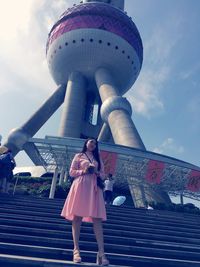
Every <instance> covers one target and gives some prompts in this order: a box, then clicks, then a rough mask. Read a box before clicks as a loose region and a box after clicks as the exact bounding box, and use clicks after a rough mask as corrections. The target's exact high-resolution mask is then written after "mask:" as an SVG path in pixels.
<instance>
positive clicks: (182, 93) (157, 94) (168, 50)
mask: <svg viewBox="0 0 200 267" xmlns="http://www.w3.org/2000/svg"><path fill="white" fill-rule="evenodd" d="M78 2H79V1H71V0H69V1H67V0H18V1H13V0H7V1H5V0H4V1H3V0H0V4H1V10H0V41H1V42H0V73H1V75H0V99H1V105H0V134H1V135H2V136H3V141H5V139H6V136H7V135H8V133H9V131H10V130H11V129H12V128H15V127H19V126H20V125H21V124H22V123H23V122H24V121H25V120H27V119H28V118H29V116H30V115H31V114H32V113H33V112H34V111H35V110H36V109H37V108H38V107H39V106H40V105H41V104H42V102H43V101H45V99H46V98H47V97H48V95H49V94H51V93H52V92H53V90H54V89H55V87H56V86H55V84H54V82H53V80H52V78H51V76H50V74H49V72H48V68H47V64H46V59H45V44H46V39H47V35H48V31H49V29H50V28H51V26H52V24H53V23H54V22H55V21H56V20H57V18H58V17H59V15H60V14H62V13H63V11H64V10H65V9H66V8H68V7H69V6H71V5H72V4H73V3H78ZM125 9H126V11H127V12H128V14H129V15H130V16H131V17H132V18H133V20H134V22H135V23H136V25H137V27H138V29H139V31H140V34H141V37H142V40H143V45H144V62H143V67H142V71H141V73H140V76H139V78H138V80H137V81H136V83H135V84H134V86H133V87H132V89H131V90H130V91H129V92H128V94H127V97H128V99H129V100H130V102H131V105H132V107H133V110H134V114H133V120H134V122H135V124H136V126H137V128H138V131H139V133H140V135H141V137H142V139H143V142H144V143H145V145H146V148H147V149H148V150H152V151H156V152H159V153H162V154H167V155H169V156H173V157H177V158H180V159H182V160H185V161H188V162H190V163H193V164H196V165H198V166H200V144H199V137H200V119H199V118H200V49H199V46H200V17H199V10H200V1H199V0H191V1H190V0H167V1H163V0H140V1H139V0H126V8H125ZM60 115H61V109H60V110H59V111H58V112H57V113H56V114H55V115H54V116H53V117H52V118H51V119H50V120H49V121H48V123H47V124H46V125H45V126H44V127H43V128H42V129H41V130H40V131H39V132H38V133H37V135H36V136H37V137H44V136H45V135H57V132H58V127H59V122H60ZM17 162H18V165H29V164H30V161H29V159H27V158H26V157H25V155H24V154H23V153H19V155H18V156H17Z"/></svg>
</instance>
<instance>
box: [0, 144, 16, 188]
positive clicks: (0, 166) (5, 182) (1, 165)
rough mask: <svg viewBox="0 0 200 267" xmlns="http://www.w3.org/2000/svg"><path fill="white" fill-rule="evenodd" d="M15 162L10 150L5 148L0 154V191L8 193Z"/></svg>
mask: <svg viewBox="0 0 200 267" xmlns="http://www.w3.org/2000/svg"><path fill="white" fill-rule="evenodd" d="M15 166H16V163H15V160H14V157H13V155H12V151H11V150H9V149H6V150H5V151H4V152H3V153H2V154H1V155H0V192H2V193H8V191H9V188H10V183H11V180H12V178H13V169H14V168H15Z"/></svg>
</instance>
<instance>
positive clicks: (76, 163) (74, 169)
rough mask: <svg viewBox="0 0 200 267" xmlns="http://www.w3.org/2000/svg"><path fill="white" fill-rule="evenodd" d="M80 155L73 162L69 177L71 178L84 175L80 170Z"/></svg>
mask: <svg viewBox="0 0 200 267" xmlns="http://www.w3.org/2000/svg"><path fill="white" fill-rule="evenodd" d="M79 165H80V154H76V155H75V156H74V158H73V160H72V163H71V167H70V170H69V175H70V176H71V177H74V178H76V177H78V176H80V175H83V170H81V169H80V166H79Z"/></svg>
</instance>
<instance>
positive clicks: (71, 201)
mask: <svg viewBox="0 0 200 267" xmlns="http://www.w3.org/2000/svg"><path fill="white" fill-rule="evenodd" d="M69 175H70V176H72V177H74V181H73V183H72V186H71V188H70V191H69V194H68V196H67V199H66V201H65V204H64V207H63V209H62V212H61V216H62V217H64V218H65V219H67V220H70V221H72V236H73V242H74V251H73V261H74V263H80V262H81V256H80V249H79V237H80V227H81V223H82V221H84V222H90V223H93V229H94V233H95V235H96V240H97V244H98V253H97V264H99V265H101V266H108V265H109V261H108V260H107V258H106V256H105V253H104V237H103V227H102V221H105V220H106V219H107V217H106V209H105V203H104V198H103V190H102V188H103V186H102V181H103V179H104V166H103V162H102V160H101V159H100V155H99V150H98V142H97V141H96V140H95V139H93V138H91V139H88V140H86V141H85V143H84V146H83V149H82V152H81V153H78V154H76V155H75V157H74V159H73V161H72V164H71V167H70V171H69Z"/></svg>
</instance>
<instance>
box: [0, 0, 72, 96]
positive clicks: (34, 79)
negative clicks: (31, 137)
mask: <svg viewBox="0 0 200 267" xmlns="http://www.w3.org/2000/svg"><path fill="white" fill-rule="evenodd" d="M1 2H2V3H1ZM0 4H1V9H0V40H1V43H0V62H1V64H0V72H1V74H3V76H2V75H1V77H0V88H4V89H3V90H2V89H0V94H2V93H3V92H4V91H7V92H9V91H10V92H11V91H13V90H16V89H17V88H18V89H19V88H20V86H21V83H23V84H25V85H26V87H27V90H28V91H29V93H32V94H33V95H34V96H36V97H40V96H39V94H38V93H39V92H48V91H49V90H52V89H54V88H55V87H56V85H55V83H54V82H53V80H52V79H51V76H50V74H49V70H48V66H47V63H46V55H45V46H46V40H47V36H48V32H49V29H50V28H51V27H52V26H53V23H54V22H56V20H57V19H58V17H59V16H60V15H61V14H62V13H63V11H65V10H66V9H67V7H68V6H69V5H70V4H71V1H68V2H67V1H65V0H57V1H53V0H43V1H42V0H19V1H11V0H8V1H2V0H0ZM18 82H19V84H18ZM33 88H35V90H33ZM22 90H24V88H23V89H22Z"/></svg>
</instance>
